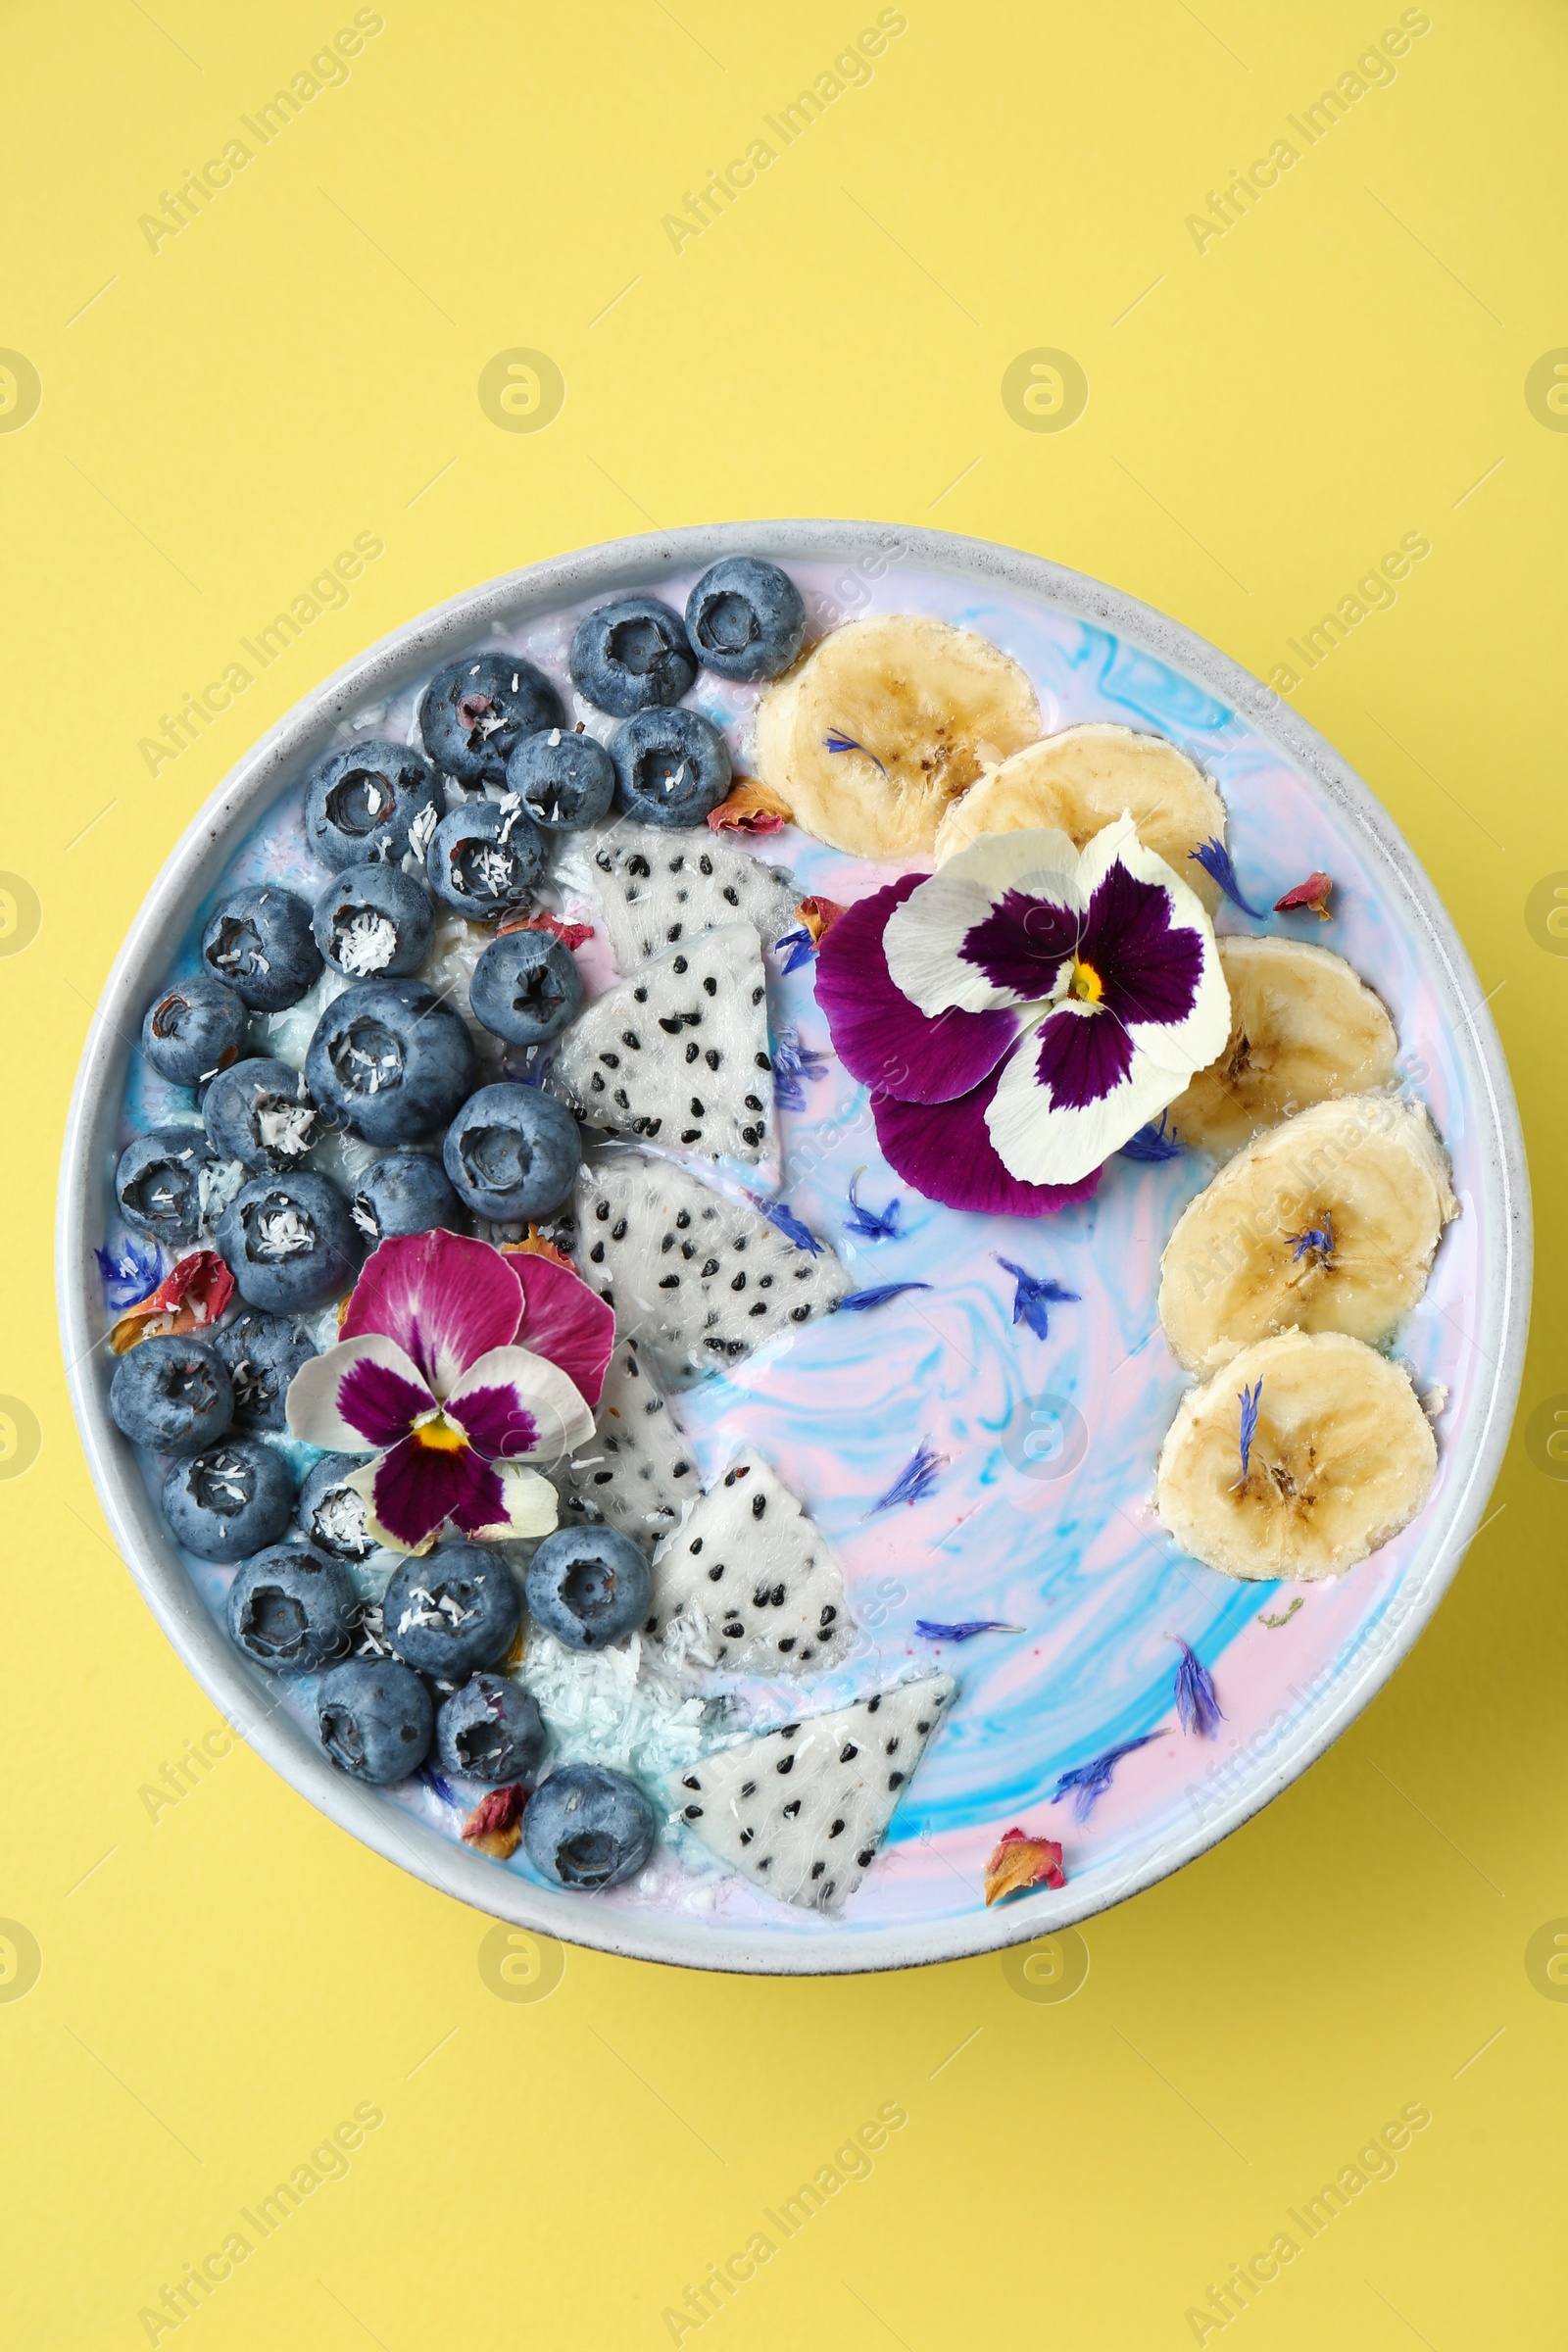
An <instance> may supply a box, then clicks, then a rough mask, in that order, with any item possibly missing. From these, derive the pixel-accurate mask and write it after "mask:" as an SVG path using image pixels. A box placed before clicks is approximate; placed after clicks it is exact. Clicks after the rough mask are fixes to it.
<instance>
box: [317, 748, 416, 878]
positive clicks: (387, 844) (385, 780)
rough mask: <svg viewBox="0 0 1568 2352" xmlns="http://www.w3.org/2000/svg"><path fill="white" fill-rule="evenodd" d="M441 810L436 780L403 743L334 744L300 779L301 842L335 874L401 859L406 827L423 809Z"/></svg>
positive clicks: (406, 834) (406, 832) (406, 840)
mask: <svg viewBox="0 0 1568 2352" xmlns="http://www.w3.org/2000/svg"><path fill="white" fill-rule="evenodd" d="M445 806H446V801H445V796H444V795H443V793H442V790H441V779H440V778H439V776H438V775H437V774H436V772H435V770H434V768H433V767H432V766H431V765H430V763H429V761H428V760H426V759H424V758H423V757H422V755H421V754H420V753H418V752H417V751H416V750H415V749H414V746H413V745H412V744H408V743H385V742H383V741H382V740H381V739H380V738H379V737H376V736H372V737H370V738H368V740H366V741H364V742H361V743H345V744H340V745H339V746H338V748H337V750H336V751H335V752H328V753H327V755H326V758H325V759H324V760H318V761H317V763H316V765H315V766H314V767H313V768H312V770H311V772H310V774H309V775H308V776H307V777H306V779H305V838H306V840H307V841H308V842H309V843H310V845H311V848H312V849H313V850H314V851H315V852H316V855H317V856H318V858H320V860H321V862H322V864H323V865H330V866H334V867H336V868H337V869H338V870H339V871H341V869H342V868H343V867H344V866H346V865H363V864H364V863H365V860H366V859H367V858H401V857H402V856H403V854H404V852H405V850H407V848H408V846H409V827H410V826H411V825H412V824H413V822H414V820H415V818H416V817H417V816H419V815H422V813H423V811H424V810H425V809H434V810H435V812H436V814H437V815H438V816H439V815H440V813H441V811H442V809H444V808H445Z"/></svg>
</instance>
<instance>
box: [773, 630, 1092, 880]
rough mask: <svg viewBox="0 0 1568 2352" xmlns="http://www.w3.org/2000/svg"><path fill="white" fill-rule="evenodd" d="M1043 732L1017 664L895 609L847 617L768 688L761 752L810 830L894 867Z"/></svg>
mask: <svg viewBox="0 0 1568 2352" xmlns="http://www.w3.org/2000/svg"><path fill="white" fill-rule="evenodd" d="M1039 732H1040V706H1039V704H1038V702H1037V701H1036V700H1035V690H1034V688H1033V687H1032V686H1031V685H1030V683H1029V680H1028V678H1027V677H1026V676H1025V674H1024V672H1023V671H1022V670H1021V669H1020V668H1019V667H1018V664H1017V662H1013V661H1011V660H1009V658H1008V657H1007V656H1006V655H1005V654H1004V653H1002V652H1001V651H999V649H998V648H997V647H996V646H994V645H992V644H990V643H989V642H988V641H987V640H986V639H985V638H984V637H977V636H976V635H975V633H974V632H973V630H971V629H955V628H950V627H949V625H948V623H947V622H946V621H944V620H932V619H930V618H928V617H927V616H926V615H925V614H923V613H886V614H884V615H882V616H881V617H880V618H878V619H875V620H852V621H848V622H846V623H845V625H844V627H843V628H841V629H835V630H834V631H833V633H832V635H831V636H829V637H824V638H823V639H822V641H821V643H820V644H818V645H816V646H814V647H813V648H812V650H811V652H810V653H809V654H808V655H807V657H806V659H805V661H804V662H800V663H798V664H797V666H796V667H795V668H794V669H793V670H791V671H789V672H788V673H787V675H786V676H784V677H782V678H780V679H779V681H778V683H777V684H776V685H774V686H770V687H769V688H768V690H767V692H766V693H765V694H764V695H763V697H762V699H761V701H760V704H759V705H758V711H757V760H758V766H759V767H760V771H761V774H762V776H763V779H764V780H765V782H767V783H768V784H770V785H771V786H772V787H773V789H774V791H775V792H777V793H779V794H780V795H781V796H782V797H783V799H784V800H786V801H787V802H788V803H789V805H790V807H791V809H793V810H794V812H795V821H796V823H797V824H798V825H800V826H802V827H804V829H805V830H806V831H807V832H808V833H814V834H815V835H816V837H817V839H818V840H819V841H825V842H829V843H831V845H832V846H833V848H834V849H837V850H847V851H848V852H849V853H850V855H851V856H852V857H856V858H875V859H878V860H880V861H881V862H883V863H888V864H891V863H896V862H899V861H901V860H903V859H905V858H919V857H922V856H925V857H928V856H929V855H930V853H931V849H932V846H933V844H934V843H935V840H936V831H937V826H938V824H939V822H940V821H941V818H942V815H943V812H944V811H945V809H947V807H948V804H949V803H950V802H951V801H953V800H956V798H957V796H958V794H959V793H961V792H963V791H965V790H966V789H967V787H968V786H969V785H971V784H972V783H973V782H974V780H975V778H976V776H978V775H979V774H980V772H981V769H982V768H983V767H985V766H987V765H991V766H995V765H996V764H998V763H999V762H1000V761H1002V760H1005V759H1006V757H1007V755H1008V753H1009V752H1015V751H1017V750H1018V748H1019V747H1020V745H1022V744H1026V743H1032V742H1033V741H1034V739H1035V737H1036V736H1037V735H1038V734H1039ZM835 743H836V744H840V745H843V746H846V747H849V748H846V749H842V750H839V751H833V750H830V749H829V746H830V745H832V744H835ZM1114 813H1115V814H1116V815H1118V816H1119V815H1120V813H1121V810H1120V809H1119V808H1118V809H1116V810H1115V811H1114Z"/></svg>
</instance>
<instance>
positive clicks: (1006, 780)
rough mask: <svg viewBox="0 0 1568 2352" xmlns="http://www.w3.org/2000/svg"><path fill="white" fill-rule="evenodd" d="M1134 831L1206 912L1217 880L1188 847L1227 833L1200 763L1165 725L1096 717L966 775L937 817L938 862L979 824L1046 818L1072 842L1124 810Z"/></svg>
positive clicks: (997, 826) (1214, 901)
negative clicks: (1147, 730)
mask: <svg viewBox="0 0 1568 2352" xmlns="http://www.w3.org/2000/svg"><path fill="white" fill-rule="evenodd" d="M1124 810H1125V811H1126V813H1127V814H1128V815H1129V816H1131V818H1132V820H1133V822H1134V823H1135V824H1136V826H1137V827H1138V838H1139V840H1140V841H1141V842H1142V843H1143V844H1144V847H1145V848H1146V849H1150V850H1153V851H1154V852H1155V853H1156V854H1157V855H1158V856H1159V857H1161V858H1164V860H1165V863H1166V864H1167V865H1168V866H1171V867H1173V868H1174V870H1175V871H1176V872H1177V873H1178V874H1180V876H1181V878H1182V880H1183V881H1184V882H1185V883H1187V884H1188V886H1189V887H1190V888H1191V889H1192V890H1193V891H1195V892H1196V893H1197V895H1198V897H1199V898H1200V899H1201V901H1202V902H1203V905H1204V906H1205V907H1207V908H1208V911H1209V912H1210V914H1212V913H1213V912H1214V909H1215V908H1216V907H1218V905H1219V903H1220V897H1221V892H1220V887H1219V884H1218V883H1217V882H1216V881H1215V880H1214V879H1213V877H1212V875H1210V874H1208V873H1206V872H1205V871H1204V869H1203V868H1202V867H1201V865H1199V864H1197V863H1196V862H1195V860H1194V858H1193V855H1192V853H1193V852H1194V850H1197V849H1200V848H1201V846H1202V844H1203V843H1204V842H1205V841H1210V840H1217V841H1223V840H1224V838H1225V804H1224V802H1223V801H1222V800H1221V799H1220V797H1219V794H1218V793H1217V792H1216V791H1215V789H1214V787H1213V785H1212V784H1211V783H1210V782H1209V780H1208V778H1207V776H1205V775H1204V774H1203V771H1202V769H1201V768H1200V767H1196V766H1195V765H1194V764H1193V762H1192V760H1189V759H1188V757H1187V755H1186V753H1185V752H1179V751H1178V750H1177V749H1176V746H1175V745H1174V744H1173V743H1167V742H1166V740H1165V738H1164V736H1163V735H1139V734H1135V733H1134V731H1133V729H1132V728H1131V727H1118V726H1113V725H1111V724H1109V723H1108V722H1101V721H1096V722H1095V723H1094V724H1093V725H1090V726H1083V727H1068V728H1066V729H1064V731H1063V732H1062V733H1061V734H1060V735H1048V736H1047V737H1046V738H1045V740H1044V741H1043V742H1041V743H1031V744H1027V745H1026V746H1025V748H1024V749H1023V750H1022V751H1021V752H1014V753H1013V755H1012V757H1011V759H1010V760H1004V761H1003V762H1002V765H1001V766H1000V767H996V768H993V769H992V770H991V772H990V774H989V775H984V776H982V777H981V778H980V780H979V782H978V783H977V784H971V785H970V787H969V789H968V791H967V792H966V793H965V794H964V796H963V798H962V800H959V801H955V802H954V804H953V806H952V807H951V808H950V809H949V810H948V812H947V814H946V816H944V818H943V819H942V822H941V824H940V825H939V826H938V827H937V845H936V847H937V863H938V864H939V865H944V864H946V862H947V860H948V859H949V858H954V857H956V855H957V853H958V852H959V851H960V850H966V849H967V848H968V847H969V845H970V843H971V842H972V841H976V840H978V838H979V836H980V835H981V834H982V833H1017V832H1022V831H1025V830H1027V829H1028V828H1029V827H1030V826H1033V825H1043V826H1045V827H1046V828H1047V829H1048V830H1050V831H1052V832H1055V833H1065V834H1066V836H1067V838H1068V840H1069V841H1071V842H1072V843H1073V845H1074V847H1075V848H1077V849H1080V850H1081V849H1082V848H1083V846H1084V844H1085V843H1086V842H1087V841H1090V840H1092V839H1093V837H1094V836H1095V834H1097V833H1098V832H1100V831H1101V829H1102V828H1103V826H1105V825H1110V824H1114V823H1115V821H1116V819H1117V817H1118V816H1120V815H1121V814H1122V812H1123V811H1124Z"/></svg>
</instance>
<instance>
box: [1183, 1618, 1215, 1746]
mask: <svg viewBox="0 0 1568 2352" xmlns="http://www.w3.org/2000/svg"><path fill="white" fill-rule="evenodd" d="M1177 1645H1178V1647H1179V1648H1180V1650H1181V1653H1182V1656H1181V1664H1180V1665H1179V1666H1178V1667H1177V1669H1176V1713H1177V1716H1178V1717H1179V1719H1180V1722H1181V1727H1182V1730H1183V1731H1184V1732H1196V1733H1197V1735H1198V1737H1199V1739H1200V1740H1212V1739H1213V1737H1214V1735H1215V1733H1216V1732H1217V1731H1218V1730H1219V1727H1220V1725H1221V1723H1222V1722H1223V1721H1224V1717H1225V1710H1224V1708H1223V1707H1222V1706H1221V1705H1220V1703H1219V1700H1218V1699H1217V1698H1216V1697H1215V1695H1214V1683H1213V1678H1212V1676H1211V1675H1210V1674H1209V1672H1208V1670H1207V1668H1206V1667H1205V1666H1204V1665H1203V1663H1202V1661H1201V1658H1200V1657H1199V1656H1198V1653H1197V1652H1196V1650H1194V1649H1193V1648H1192V1647H1191V1646H1190V1644H1189V1643H1187V1642H1183V1641H1182V1640H1181V1639H1180V1637H1179V1636H1178V1637H1177Z"/></svg>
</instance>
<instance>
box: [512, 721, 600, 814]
mask: <svg viewBox="0 0 1568 2352" xmlns="http://www.w3.org/2000/svg"><path fill="white" fill-rule="evenodd" d="M507 790H508V791H509V792H515V794H516V795H517V797H518V799H519V800H520V801H521V803H522V805H523V807H524V808H525V809H527V811H528V814H529V815H530V816H531V817H532V818H533V821H534V823H535V824H536V825H543V826H544V827H545V828H546V830H547V831H549V832H552V833H570V832H574V831H575V830H576V829H577V828H578V827H579V826H581V825H596V824H597V823H598V822H599V819H600V818H601V817H602V816H608V815H609V814H610V804H611V802H612V801H613V799H614V797H615V770H614V766H613V762H612V760H611V757H610V754H609V753H608V752H607V751H606V749H605V747H604V745H603V744H602V743H596V742H595V741H594V738H593V737H592V736H591V735H570V734H566V733H564V732H563V730H562V729H561V728H560V727H552V728H551V729H550V731H549V732H548V734H543V735H525V736H524V737H523V739H522V741H521V742H520V743H519V744H518V746H517V748H516V750H515V752H514V753H513V755H512V758H511V759H510V760H508V761H507Z"/></svg>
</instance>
